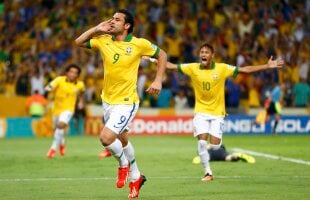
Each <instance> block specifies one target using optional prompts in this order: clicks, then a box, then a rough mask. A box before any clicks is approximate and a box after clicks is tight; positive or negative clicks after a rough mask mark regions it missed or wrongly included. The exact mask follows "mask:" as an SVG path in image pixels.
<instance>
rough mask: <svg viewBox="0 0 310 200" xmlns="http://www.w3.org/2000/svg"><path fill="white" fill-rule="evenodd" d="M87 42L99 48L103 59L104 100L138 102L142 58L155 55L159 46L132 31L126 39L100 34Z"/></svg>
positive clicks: (120, 102) (90, 46)
mask: <svg viewBox="0 0 310 200" xmlns="http://www.w3.org/2000/svg"><path fill="white" fill-rule="evenodd" d="M86 45H87V47H88V48H91V49H97V50H99V52H100V54H101V56H102V59H103V68H104V81H103V90H102V94H101V98H102V100H103V101H105V102H107V103H109V104H133V103H138V102H139V96H138V93H137V79H138V68H139V64H140V60H141V57H142V56H150V57H153V58H154V57H155V58H156V57H157V56H158V54H159V51H160V49H159V48H158V47H157V46H156V45H154V44H152V43H151V42H150V41H148V40H146V39H143V38H136V37H134V36H132V35H131V34H129V35H128V36H127V37H126V38H125V40H124V41H115V40H114V37H112V36H110V35H101V36H98V37H94V38H92V39H90V40H89V41H88V42H87V43H86Z"/></svg>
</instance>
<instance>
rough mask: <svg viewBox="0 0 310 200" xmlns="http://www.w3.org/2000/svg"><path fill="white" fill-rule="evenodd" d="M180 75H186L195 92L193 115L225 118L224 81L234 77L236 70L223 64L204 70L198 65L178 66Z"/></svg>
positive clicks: (234, 67) (215, 64) (213, 64)
mask: <svg viewBox="0 0 310 200" xmlns="http://www.w3.org/2000/svg"><path fill="white" fill-rule="evenodd" d="M178 70H179V72H180V73H182V74H185V75H188V76H189V77H190V78H191V81H192V87H193V88H194V92H195V109H194V112H195V113H205V114H211V115H216V116H225V115H226V111H225V80H226V79H227V78H228V77H231V76H233V77H235V76H237V74H238V68H237V67H236V66H231V65H228V64H225V63H214V62H212V63H211V68H210V69H204V68H203V66H202V65H201V64H200V63H190V64H179V65H178Z"/></svg>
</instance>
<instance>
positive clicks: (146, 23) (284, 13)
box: [0, 0, 310, 108]
mask: <svg viewBox="0 0 310 200" xmlns="http://www.w3.org/2000/svg"><path fill="white" fill-rule="evenodd" d="M0 2H2V3H0V18H1V21H0V28H1V31H2V34H1V35H0V41H1V43H0V45H1V46H0V92H1V93H3V94H5V95H8V96H14V95H23V96H30V95H31V94H32V93H34V91H36V90H37V91H39V93H41V94H42V93H43V88H44V85H45V84H47V83H48V82H49V81H50V80H52V79H54V78H55V77H56V76H57V75H59V74H61V73H63V69H64V67H65V66H66V65H68V64H71V63H77V64H79V65H80V66H82V67H83V71H82V73H81V78H82V80H83V81H84V82H85V85H86V91H85V98H86V101H87V102H88V103H100V102H101V100H100V93H101V89H102V88H101V85H102V82H103V69H102V67H101V66H102V65H101V62H102V61H101V60H100V55H98V54H93V53H90V51H85V50H81V49H80V48H78V47H76V46H75V45H74V44H73V42H74V38H76V37H77V36H78V35H80V34H81V33H82V32H83V31H85V30H86V29H87V28H90V26H91V25H92V24H98V23H99V22H101V21H103V20H106V19H107V17H110V16H111V15H112V14H113V12H114V10H115V8H126V9H128V10H130V11H131V12H132V13H133V14H134V16H135V32H134V35H135V36H137V37H144V38H147V39H149V40H150V41H154V43H156V44H158V45H159V46H160V47H161V48H162V49H164V50H165V51H166V52H167V54H168V56H169V61H170V62H173V63H180V62H182V63H189V62H195V61H197V59H198V58H197V52H198V49H197V48H198V47H199V46H200V45H201V44H202V43H204V42H208V43H210V44H212V45H213V46H214V47H215V49H216V59H215V60H216V62H225V63H231V64H235V65H236V66H239V67H242V66H245V65H256V64H258V63H266V62H267V61H268V58H269V57H270V55H273V56H274V57H282V58H284V59H285V61H286V66H285V67H284V69H282V70H269V71H265V72H259V73H255V74H253V75H241V76H238V78H236V79H231V80H229V81H227V83H226V104H227V107H235V108H237V107H240V106H242V107H247V106H250V107H259V106H261V105H262V104H263V102H264V99H265V98H266V97H267V96H268V95H269V94H270V91H271V90H272V88H271V86H272V85H281V86H282V88H283V90H284V93H283V94H284V95H283V104H284V106H287V107H289V106H297V107H306V106H308V105H309V98H310V86H309V83H310V75H309V74H310V70H309V64H310V59H309V58H310V54H309V51H310V39H309V38H310V37H309V30H310V20H309V13H310V0H294V1H292V0H281V1H278V0H269V1H260V0H235V1H233V0H109V1H108V0H107V1H101V0H93V1H82V0H74V1H73V0H35V1H23V0H12V1H0ZM82 27H83V28H82ZM155 69H156V65H155V64H153V63H150V62H149V61H148V60H142V62H141V68H140V71H139V78H138V91H139V96H140V98H141V99H142V101H141V102H142V106H149V107H162V108H164V107H172V106H175V107H176V108H182V107H187V106H188V107H193V105H194V95H193V91H192V88H191V85H190V82H189V79H188V78H187V77H186V76H184V77H183V76H182V75H180V74H178V73H177V72H173V71H167V75H166V77H165V80H164V84H163V90H162V92H161V93H160V95H159V96H158V97H157V98H156V99H155V98H154V97H151V96H148V95H146V94H145V93H144V92H143V91H144V89H145V88H147V86H148V85H149V84H150V83H151V82H150V80H153V78H152V76H154V74H155V73H154V71H155ZM180 76H181V77H180Z"/></svg>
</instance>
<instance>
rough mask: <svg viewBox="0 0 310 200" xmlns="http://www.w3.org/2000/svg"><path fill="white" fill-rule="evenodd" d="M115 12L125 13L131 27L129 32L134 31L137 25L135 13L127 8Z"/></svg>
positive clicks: (126, 21) (126, 20)
mask: <svg viewBox="0 0 310 200" xmlns="http://www.w3.org/2000/svg"><path fill="white" fill-rule="evenodd" d="M115 13H123V14H124V15H125V23H129V24H130V27H129V29H128V33H132V31H133V27H134V26H135V22H134V18H133V15H132V14H131V13H130V12H129V11H128V10H125V9H119V10H116V11H115V12H114V14H115Z"/></svg>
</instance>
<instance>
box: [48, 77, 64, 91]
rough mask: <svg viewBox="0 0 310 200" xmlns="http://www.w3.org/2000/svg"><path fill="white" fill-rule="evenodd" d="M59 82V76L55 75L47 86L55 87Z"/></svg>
mask: <svg viewBox="0 0 310 200" xmlns="http://www.w3.org/2000/svg"><path fill="white" fill-rule="evenodd" d="M60 82H61V77H56V78H55V79H54V80H52V81H51V82H50V84H49V86H50V87H51V88H52V89H55V88H56V87H57V86H58V85H59V83H60Z"/></svg>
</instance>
